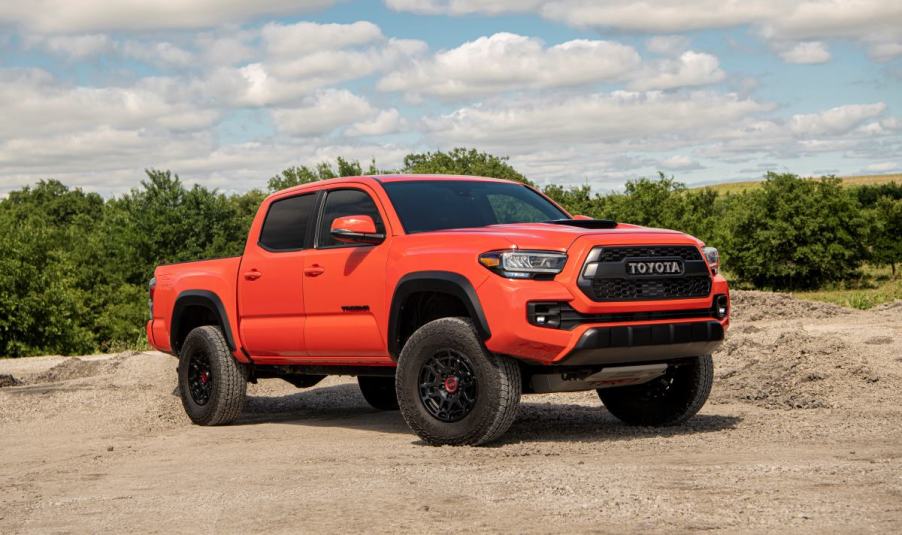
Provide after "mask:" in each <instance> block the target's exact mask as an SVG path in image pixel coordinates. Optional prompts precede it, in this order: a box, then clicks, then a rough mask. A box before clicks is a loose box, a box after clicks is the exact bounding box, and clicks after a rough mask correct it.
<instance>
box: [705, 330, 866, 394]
mask: <svg viewBox="0 0 902 535" xmlns="http://www.w3.org/2000/svg"><path fill="white" fill-rule="evenodd" d="M745 331H746V332H743V329H739V332H738V333H732V334H731V336H730V337H729V338H728V339H727V341H726V343H725V344H724V346H723V347H722V348H721V350H720V351H718V352H717V353H716V354H715V362H716V363H717V365H718V367H717V370H718V371H717V375H718V377H717V378H716V379H715V381H714V384H715V391H714V394H713V399H714V400H715V401H720V402H725V401H740V402H746V403H751V404H753V405H756V406H759V407H764V408H768V409H816V408H830V407H835V406H838V405H841V404H843V403H844V402H845V401H846V400H847V399H848V398H849V395H850V394H851V393H853V392H855V391H858V392H861V391H862V390H864V389H867V388H868V386H869V385H873V384H874V383H877V382H878V381H879V380H880V376H879V375H878V373H877V372H876V370H875V369H873V368H872V367H871V366H870V364H869V362H868V360H867V359H866V358H865V357H863V356H862V355H861V353H860V352H859V351H857V350H856V349H855V348H854V347H853V346H852V345H851V344H849V343H848V342H846V341H845V340H843V339H842V338H840V337H837V336H833V335H823V334H820V335H817V336H814V335H812V334H810V333H809V332H808V331H806V330H805V329H802V328H798V329H794V330H786V331H782V332H780V333H779V334H778V335H777V336H776V338H774V339H773V340H772V341H768V340H767V339H766V337H767V336H768V334H766V333H764V334H762V332H753V333H748V332H747V327H746V329H745Z"/></svg>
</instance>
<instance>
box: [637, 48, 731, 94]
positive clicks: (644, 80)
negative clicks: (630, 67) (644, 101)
mask: <svg viewBox="0 0 902 535" xmlns="http://www.w3.org/2000/svg"><path fill="white" fill-rule="evenodd" d="M725 77H726V74H725V73H724V72H723V71H722V70H721V69H720V62H719V61H718V60H717V58H716V57H715V56H712V55H711V54H705V53H702V52H693V51H692V50H689V51H687V52H683V53H682V54H680V57H679V58H675V59H664V60H660V61H657V62H653V63H651V64H649V65H647V66H646V67H645V68H644V69H642V70H641V71H639V72H637V73H636V75H635V77H634V80H633V81H632V82H631V84H630V87H631V88H632V89H638V90H647V89H671V88H675V87H689V86H698V85H707V84H713V83H716V82H719V81H721V80H723V79H724V78H725Z"/></svg>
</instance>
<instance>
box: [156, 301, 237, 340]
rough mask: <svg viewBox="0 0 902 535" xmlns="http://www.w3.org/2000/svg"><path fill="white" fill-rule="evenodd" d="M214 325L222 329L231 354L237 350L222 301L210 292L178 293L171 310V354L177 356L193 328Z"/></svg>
mask: <svg viewBox="0 0 902 535" xmlns="http://www.w3.org/2000/svg"><path fill="white" fill-rule="evenodd" d="M202 325H216V326H218V327H219V328H220V329H222V334H223V337H224V338H225V341H226V345H227V346H228V348H229V351H231V352H232V353H234V352H235V350H236V349H237V345H236V344H235V338H234V336H233V335H232V328H231V325H230V323H229V315H228V313H227V312H226V309H225V306H224V305H223V304H222V299H220V298H219V296H218V295H216V293H214V292H211V291H210V290H184V291H182V292H180V293H179V295H178V297H177V298H176V300H175V304H174V305H173V308H172V322H171V326H170V329H169V342H170V345H171V347H172V352H173V353H174V354H178V352H179V350H180V349H181V346H182V344H183V343H184V341H185V338H186V337H187V336H188V333H189V332H190V331H191V330H192V329H194V328H195V327H200V326H202Z"/></svg>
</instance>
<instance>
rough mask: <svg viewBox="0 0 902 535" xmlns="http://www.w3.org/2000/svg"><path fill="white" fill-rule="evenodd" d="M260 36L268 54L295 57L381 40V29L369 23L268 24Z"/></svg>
mask: <svg viewBox="0 0 902 535" xmlns="http://www.w3.org/2000/svg"><path fill="white" fill-rule="evenodd" d="M260 33H261V37H262V38H263V42H264V44H265V46H266V49H267V51H268V52H269V54H270V55H271V56H297V55H300V54H308V53H310V52H315V51H317V50H333V49H338V48H347V47H352V46H359V45H365V44H368V43H372V42H375V41H380V40H383V39H384V37H383V35H382V31H381V30H380V29H379V27H378V26H376V25H375V24H373V23H372V22H366V21H358V22H355V23H352V24H317V23H313V22H299V23H297V24H276V23H269V24H267V25H265V26H263V28H262V29H261V32H260Z"/></svg>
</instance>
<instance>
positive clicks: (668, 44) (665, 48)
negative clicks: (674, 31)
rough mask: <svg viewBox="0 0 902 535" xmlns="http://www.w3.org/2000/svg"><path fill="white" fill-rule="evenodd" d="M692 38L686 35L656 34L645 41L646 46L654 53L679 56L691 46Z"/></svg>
mask: <svg viewBox="0 0 902 535" xmlns="http://www.w3.org/2000/svg"><path fill="white" fill-rule="evenodd" d="M689 44H690V40H689V38H688V37H686V36H684V35H656V36H654V37H650V38H648V39H646V41H645V48H646V49H648V51H649V52H652V53H654V54H662V55H665V56H677V55H679V54H681V53H682V52H684V51H686V50H687V49H688V48H689Z"/></svg>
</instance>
